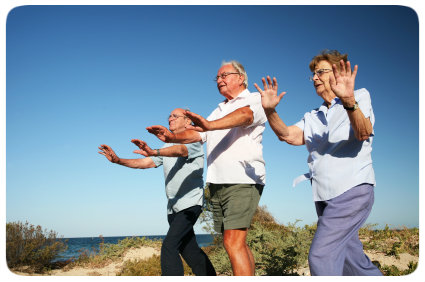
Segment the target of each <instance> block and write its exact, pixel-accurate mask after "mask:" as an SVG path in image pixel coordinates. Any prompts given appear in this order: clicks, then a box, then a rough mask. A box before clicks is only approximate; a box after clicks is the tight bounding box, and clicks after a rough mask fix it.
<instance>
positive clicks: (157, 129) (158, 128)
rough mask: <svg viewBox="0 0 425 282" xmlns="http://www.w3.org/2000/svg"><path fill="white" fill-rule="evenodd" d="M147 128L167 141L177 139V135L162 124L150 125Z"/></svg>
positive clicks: (160, 138)
mask: <svg viewBox="0 0 425 282" xmlns="http://www.w3.org/2000/svg"><path fill="white" fill-rule="evenodd" d="M146 130H147V131H148V132H149V133H152V134H153V135H155V136H156V137H158V139H159V140H161V141H163V142H165V143H172V142H173V140H174V139H175V135H174V134H173V133H171V132H170V131H169V130H168V129H167V128H165V127H164V126H162V125H153V126H149V127H146Z"/></svg>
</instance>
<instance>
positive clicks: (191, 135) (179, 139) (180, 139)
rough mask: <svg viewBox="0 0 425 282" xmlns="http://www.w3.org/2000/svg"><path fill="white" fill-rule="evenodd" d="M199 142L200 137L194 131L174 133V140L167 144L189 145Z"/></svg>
mask: <svg viewBox="0 0 425 282" xmlns="http://www.w3.org/2000/svg"><path fill="white" fill-rule="evenodd" d="M199 141H201V135H200V134H199V132H197V131H195V130H185V131H183V132H180V133H175V134H174V138H173V139H172V140H170V142H168V143H180V144H189V143H195V142H199Z"/></svg>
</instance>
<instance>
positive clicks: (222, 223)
mask: <svg viewBox="0 0 425 282" xmlns="http://www.w3.org/2000/svg"><path fill="white" fill-rule="evenodd" d="M263 188H264V186H263V185H258V184H256V185H254V184H210V193H211V198H210V202H211V204H212V207H213V216H214V229H215V231H217V232H222V233H223V243H224V247H225V249H226V252H227V254H228V256H229V259H230V263H231V264H232V269H233V275H254V274H255V261H254V256H253V255H252V252H251V250H250V249H249V247H248V245H247V244H246V236H247V233H248V228H249V226H250V224H251V220H252V217H253V216H254V213H255V210H256V208H257V206H258V202H259V201H260V197H261V194H262V192H263Z"/></svg>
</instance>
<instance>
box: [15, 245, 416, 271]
mask: <svg viewBox="0 0 425 282" xmlns="http://www.w3.org/2000/svg"><path fill="white" fill-rule="evenodd" d="M154 254H156V255H159V254H160V251H159V250H157V249H154V248H151V247H140V248H134V249H130V250H129V251H128V252H127V253H126V254H125V256H124V257H123V259H122V260H121V261H119V262H112V263H110V264H108V265H106V266H104V267H99V268H83V267H74V268H72V269H69V270H63V269H56V270H53V271H51V272H50V273H49V274H48V275H51V276H115V275H116V273H118V272H119V271H120V269H121V267H122V265H123V263H124V262H125V261H127V260H137V259H138V260H143V259H147V258H149V257H151V256H153V255H154ZM366 254H367V255H368V256H369V258H370V259H371V260H372V261H374V260H377V261H379V263H380V264H381V265H382V266H384V265H388V266H391V265H395V266H396V267H397V268H398V269H400V270H404V269H407V266H408V264H409V262H410V261H413V262H418V259H419V258H418V257H415V256H412V255H410V254H400V258H399V259H397V258H396V257H394V256H386V255H385V254H382V253H375V252H370V251H366ZM15 273H16V274H18V275H25V276H27V275H28V274H27V273H22V272H15ZM297 273H298V274H299V275H310V271H309V269H308V267H306V268H301V269H299V270H298V271H297Z"/></svg>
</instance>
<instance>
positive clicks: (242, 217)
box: [147, 61, 267, 275]
mask: <svg viewBox="0 0 425 282" xmlns="http://www.w3.org/2000/svg"><path fill="white" fill-rule="evenodd" d="M216 81H217V88H218V91H219V92H220V94H221V95H223V96H224V97H225V98H226V99H225V101H223V102H222V103H220V104H219V105H218V107H217V109H215V110H214V111H213V112H212V113H211V115H210V116H209V117H208V118H207V119H204V118H203V117H201V116H200V115H197V114H195V113H191V112H186V115H187V116H188V117H189V118H190V119H191V120H192V122H193V123H194V125H193V126H190V125H188V126H186V128H187V129H188V130H186V131H184V132H181V133H177V134H176V133H171V132H169V131H168V130H167V129H166V128H165V127H163V126H151V127H148V128H147V129H148V131H149V132H150V133H153V134H155V135H156V136H157V137H158V138H159V139H161V140H162V141H164V142H174V143H192V142H199V141H201V142H206V143H207V155H208V158H207V165H208V171H207V184H208V186H209V190H210V200H211V204H212V207H213V218H214V229H215V230H216V231H217V232H221V233H223V242H224V247H225V249H226V251H227V254H228V255H229V258H230V263H231V265H232V270H233V274H234V275H254V271H255V262H254V257H253V255H252V253H251V250H250V249H249V247H248V245H247V244H246V236H247V232H248V228H249V227H250V224H251V220H252V217H253V215H254V213H255V210H256V208H257V206H258V202H259V200H260V196H261V193H262V191H263V188H264V184H265V166H264V160H263V153H262V149H263V147H262V144H261V142H262V137H263V131H264V128H265V123H266V121H267V118H266V115H265V113H264V110H263V108H262V106H261V96H260V94H259V93H250V92H249V91H248V89H247V85H248V76H247V74H246V72H245V69H244V67H243V66H242V65H241V64H240V63H238V62H236V61H230V62H224V63H223V64H222V66H221V68H220V69H219V70H218V73H217V76H216Z"/></svg>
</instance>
